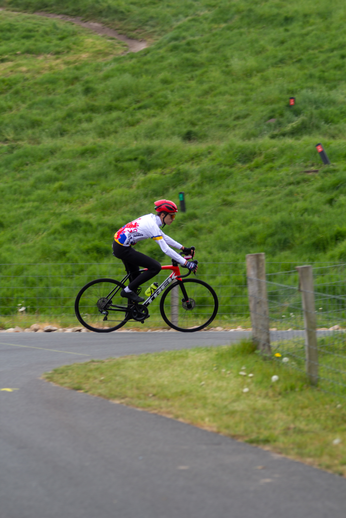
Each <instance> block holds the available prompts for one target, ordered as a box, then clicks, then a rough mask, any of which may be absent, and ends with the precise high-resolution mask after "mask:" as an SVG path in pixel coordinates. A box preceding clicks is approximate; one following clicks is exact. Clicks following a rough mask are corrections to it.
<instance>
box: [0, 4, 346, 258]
mask: <svg viewBox="0 0 346 518" xmlns="http://www.w3.org/2000/svg"><path fill="white" fill-rule="evenodd" d="M119 5H120V6H121V9H120V8H119ZM0 6H2V7H7V8H9V9H10V8H11V9H15V8H18V9H27V10H31V11H35V10H43V9H46V10H47V11H51V12H52V11H54V10H55V11H56V12H59V13H65V14H69V15H80V16H83V15H85V16H86V17H87V18H89V19H90V17H94V19H96V20H101V21H107V22H108V24H109V25H110V26H113V27H116V28H118V29H119V27H120V28H122V29H123V30H124V31H125V30H126V28H127V31H128V32H127V34H128V35H130V36H133V34H134V25H135V23H137V22H138V29H139V32H138V34H139V35H142V36H145V37H148V38H149V39H151V42H152V43H151V46H150V47H149V48H148V49H146V50H144V51H142V52H140V53H138V54H136V55H131V54H126V55H123V52H124V50H125V49H124V47H123V46H122V44H120V43H118V42H116V41H115V40H107V39H102V38H100V37H97V36H95V35H92V34H90V33H89V32H86V31H83V30H82V29H80V28H77V27H74V26H72V25H71V24H64V23H62V22H57V21H54V20H46V19H42V18H38V17H34V16H28V15H27V14H19V13H18V14H13V13H9V12H6V11H2V12H0V70H1V79H0V109H1V113H2V118H1V122H0V142H1V144H0V178H1V184H0V195H1V200H2V203H1V206H0V230H1V234H0V245H1V247H0V263H6V262H88V261H101V262H103V261H110V260H111V257H112V256H111V249H110V243H111V241H112V236H113V234H114V231H115V230H116V229H117V228H119V227H120V226H121V225H122V224H123V223H124V222H126V221H128V220H130V219H133V218H134V217H136V216H138V215H139V214H141V213H147V212H150V211H151V210H152V202H153V200H154V199H157V198H160V197H163V196H165V197H168V198H172V199H174V200H176V201H177V198H178V192H179V191H181V190H183V191H185V192H186V199H187V208H188V211H187V212H186V213H185V214H180V215H179V217H178V218H177V220H176V222H175V223H174V227H173V226H172V227H171V228H170V234H171V235H172V237H174V238H175V239H177V240H179V241H181V242H183V243H184V244H186V245H191V244H194V245H195V246H197V247H198V249H199V258H200V259H201V260H204V261H205V260H213V261H242V260H243V259H244V256H245V254H247V253H254V252H259V251H260V252H266V253H267V255H268V256H269V258H271V259H272V260H292V261H295V260H297V261H308V260H309V261H316V260H328V261H343V260H345V258H346V224H345V222H344V212H345V204H346V197H345V194H346V180H345V166H344V158H345V155H346V148H345V142H344V141H345V137H344V135H345V113H346V104H345V98H346V88H345V59H346V52H345V50H344V31H345V29H344V27H345V21H346V20H345V18H346V13H345V8H344V3H343V2H342V1H341V0H336V1H335V2H334V4H333V10H331V9H330V8H329V4H327V2H325V1H323V0H320V1H318V2H312V1H310V0H304V1H303V0H302V1H299V2H298V1H297V0H294V1H293V2H290V4H289V5H288V4H287V3H286V2H284V1H281V0H277V1H274V0H270V1H269V0H268V1H266V2H261V4H259V3H258V2H256V1H254V0H253V1H246V2H245V1H239V2H234V3H229V2H219V1H216V0H215V1H213V0H211V1H206V0H203V1H199V2H192V1H190V2H178V1H177V2H174V4H172V3H171V2H166V1H162V2H160V5H159V8H158V4H157V2H154V1H146V2H143V1H141V2H139V1H135V0H132V1H129V2H126V4H125V2H124V3H121V2H118V1H117V2H115V1H114V0H108V1H105V2H103V3H95V2H89V1H88V0H80V1H79V2H74V3H73V5H72V4H71V2H68V1H67V0H66V1H54V2H52V1H39V0H30V1H29V0H27V1H25V0H23V1H22V0H13V1H0ZM101 7H102V8H101ZM119 9H120V11H121V12H120V11H119ZM119 13H120V14H119ZM117 16H118V17H117ZM290 96H295V97H296V105H295V106H294V107H289V103H288V100H289V97H290ZM318 142H323V144H324V145H325V147H326V149H327V152H328V155H329V157H330V159H331V162H332V165H331V166H329V167H322V163H321V161H320V158H319V157H318V154H317V152H316V149H315V145H316V144H317V143H318ZM310 169H318V170H319V172H318V173H312V174H307V173H306V172H305V171H307V170H310ZM141 249H142V250H143V251H147V252H148V253H149V252H150V253H151V254H152V255H154V256H155V257H157V258H158V259H160V260H164V259H163V257H162V255H161V254H160V252H159V249H158V247H155V244H153V243H143V244H142V245H141Z"/></svg>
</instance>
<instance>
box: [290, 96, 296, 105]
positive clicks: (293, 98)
mask: <svg viewBox="0 0 346 518" xmlns="http://www.w3.org/2000/svg"><path fill="white" fill-rule="evenodd" d="M295 104H296V98H295V97H290V106H294V105H295Z"/></svg>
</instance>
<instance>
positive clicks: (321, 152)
mask: <svg viewBox="0 0 346 518" xmlns="http://www.w3.org/2000/svg"><path fill="white" fill-rule="evenodd" d="M316 149H317V151H318V153H319V155H320V157H321V159H322V162H323V163H324V164H330V161H329V158H328V157H327V153H326V152H325V150H324V149H323V146H322V144H316Z"/></svg>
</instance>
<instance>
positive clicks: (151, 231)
mask: <svg viewBox="0 0 346 518" xmlns="http://www.w3.org/2000/svg"><path fill="white" fill-rule="evenodd" d="M161 226H162V222H161V219H160V218H159V216H156V215H155V214H146V215H145V216H141V217H140V218H137V219H135V220H133V221H131V222H130V223H127V225H125V226H124V227H122V228H120V229H119V230H118V232H117V233H116V234H115V236H114V239H115V241H116V242H117V243H119V245H122V246H133V245H135V244H136V243H138V241H143V239H153V240H154V241H156V242H157V243H158V244H159V245H160V248H161V250H162V252H163V253H164V254H166V255H168V256H169V257H171V259H174V260H175V261H177V263H179V264H181V265H184V264H185V262H186V260H185V259H183V257H181V255H179V254H178V253H177V252H174V250H172V249H171V248H170V246H173V247H174V248H177V249H178V250H180V249H181V248H182V245H181V244H180V243H178V242H177V241H174V239H172V238H170V237H169V236H166V234H164V233H163V232H162V230H161V228H160V227H161Z"/></svg>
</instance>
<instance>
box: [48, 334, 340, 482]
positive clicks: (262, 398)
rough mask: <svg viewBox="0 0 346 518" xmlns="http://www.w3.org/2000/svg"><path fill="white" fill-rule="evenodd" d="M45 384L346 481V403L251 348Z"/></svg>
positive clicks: (125, 363)
mask: <svg viewBox="0 0 346 518" xmlns="http://www.w3.org/2000/svg"><path fill="white" fill-rule="evenodd" d="M275 375H276V376H278V378H279V379H278V380H277V381H275V382H273V381H272V376H275ZM45 379H46V380H47V381H51V382H53V383H56V384H58V385H61V386H63V387H67V388H70V389H73V390H79V391H82V392H86V393H89V394H92V395H95V396H100V397H103V398H106V399H110V400H112V401H116V402H119V403H122V404H125V405H129V406H134V407H136V408H141V409H143V410H146V411H149V412H153V413H158V414H161V415H165V416H167V417H171V418H174V419H178V420H181V421H184V422H187V423H190V424H193V425H195V426H199V427H201V428H204V429H206V430H210V431H213V432H217V433H220V434H223V435H226V436H230V437H233V438H235V439H238V440H241V441H244V442H248V443H251V444H254V445H257V446H260V447H263V448H265V449H270V450H271V451H274V452H277V453H280V454H283V455H286V456H288V457H290V458H293V459H296V460H299V461H302V462H305V463H307V464H310V465H313V466H316V467H319V468H322V469H325V470H329V471H331V472H334V473H337V474H339V475H342V476H346V426H345V421H346V420H345V417H346V412H345V400H344V399H343V398H341V397H336V396H331V395H327V394H325V393H322V392H320V391H319V390H318V389H316V388H311V387H310V386H309V385H308V382H307V379H306V377H305V375H304V374H302V373H299V372H296V371H294V370H291V369H290V368H289V367H287V364H286V365H285V366H283V365H281V364H280V363H279V362H278V361H276V360H274V359H267V360H263V358H262V357H260V356H259V355H258V354H257V353H256V352H255V351H254V349H253V346H252V344H251V343H250V342H247V341H243V342H241V343H240V344H239V345H236V346H232V347H229V346H224V347H217V348H213V347H211V348H195V349H190V350H182V351H171V352H163V353H156V354H143V355H140V356H129V357H124V358H117V359H114V358H110V359H108V360H92V361H90V362H88V363H83V364H75V365H69V366H64V367H59V368H58V369H55V370H53V371H52V372H49V373H47V374H46V375H45Z"/></svg>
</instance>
